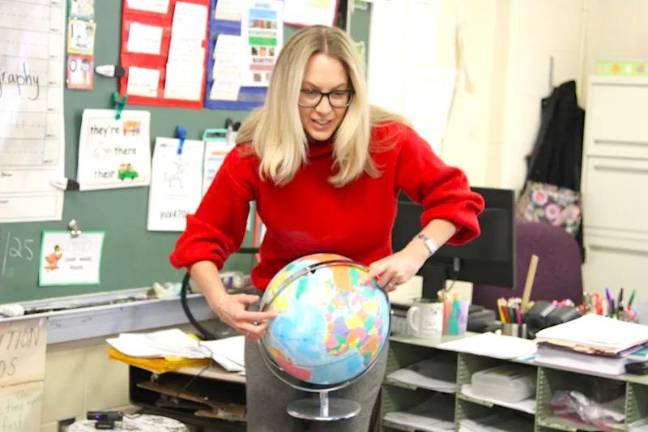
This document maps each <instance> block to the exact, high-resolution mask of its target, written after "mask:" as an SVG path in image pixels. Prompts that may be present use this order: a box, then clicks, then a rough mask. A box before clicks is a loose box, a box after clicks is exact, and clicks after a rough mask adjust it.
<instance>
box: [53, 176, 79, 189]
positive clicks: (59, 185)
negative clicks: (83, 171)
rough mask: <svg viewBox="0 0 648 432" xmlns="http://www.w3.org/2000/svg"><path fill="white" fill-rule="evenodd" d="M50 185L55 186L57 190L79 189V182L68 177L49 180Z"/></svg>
mask: <svg viewBox="0 0 648 432" xmlns="http://www.w3.org/2000/svg"><path fill="white" fill-rule="evenodd" d="M50 185H52V186H53V187H55V188H56V189H58V190H62V191H78V190H79V182H77V181H76V180H72V179H68V178H61V179H58V180H51V181H50Z"/></svg>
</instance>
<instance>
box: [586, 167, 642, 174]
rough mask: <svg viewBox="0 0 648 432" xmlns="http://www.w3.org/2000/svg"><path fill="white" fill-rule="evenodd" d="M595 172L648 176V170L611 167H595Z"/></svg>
mask: <svg viewBox="0 0 648 432" xmlns="http://www.w3.org/2000/svg"><path fill="white" fill-rule="evenodd" d="M594 170H595V171H612V172H626V173H631V174H648V168H630V167H623V166H611V165H594Z"/></svg>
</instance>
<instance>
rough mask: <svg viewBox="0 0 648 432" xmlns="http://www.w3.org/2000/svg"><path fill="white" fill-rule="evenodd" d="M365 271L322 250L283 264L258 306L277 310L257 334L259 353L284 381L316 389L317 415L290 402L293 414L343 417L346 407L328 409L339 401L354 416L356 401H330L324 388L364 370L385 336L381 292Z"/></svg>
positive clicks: (386, 321) (384, 300) (384, 304)
mask: <svg viewBox="0 0 648 432" xmlns="http://www.w3.org/2000/svg"><path fill="white" fill-rule="evenodd" d="M367 273H368V269H367V268H366V267H364V266H362V265H360V264H358V263H355V262H353V261H352V260H351V259H349V258H346V257H344V256H341V255H337V254H329V253H320V254H314V255H308V256H305V257H302V258H299V259H297V260H295V261H293V262H291V263H289V264H288V265H286V266H285V267H284V268H282V269H281V270H280V271H279V272H278V273H277V274H276V275H275V276H274V278H273V279H272V280H271V281H270V283H269V284H268V287H267V289H266V291H265V292H264V294H263V296H262V298H261V304H260V307H261V310H264V311H275V312H277V313H278V315H277V317H276V318H275V319H273V320H272V321H271V323H270V325H269V326H268V329H267V332H266V334H265V335H264V337H263V338H262V339H261V340H260V344H259V345H260V350H261V354H262V357H263V358H264V360H265V361H266V364H267V365H268V367H269V368H270V369H271V371H272V372H273V373H275V375H277V376H278V377H279V378H280V379H281V380H283V381H284V382H286V383H288V384H289V385H291V386H293V387H295V388H298V389H301V390H305V391H311V392H319V393H320V401H319V404H318V406H317V407H316V408H315V411H317V412H316V413H313V412H311V411H313V407H312V406H311V405H312V404H311V403H310V402H305V403H306V404H307V405H309V408H306V407H305V406H304V405H303V404H302V405H299V404H298V405H299V406H298V407H293V408H294V409H293V410H292V411H291V408H290V407H288V412H289V413H290V414H291V415H294V416H296V417H300V418H309V419H317V420H331V419H334V418H332V417H335V418H336V419H337V418H348V417H349V416H352V415H350V414H349V413H348V412H347V413H346V414H344V413H338V414H335V415H332V414H331V412H330V409H329V408H330V407H331V406H333V405H335V406H336V407H337V406H338V405H340V406H345V404H346V406H347V407H348V406H353V410H352V411H356V412H355V413H354V414H353V415H355V414H357V411H359V404H357V403H355V404H354V403H349V401H344V402H342V401H336V403H333V402H331V403H329V401H328V399H327V394H328V392H329V391H332V390H336V389H339V388H342V387H344V386H346V385H349V384H351V383H352V382H353V381H354V380H356V379H357V378H359V377H360V376H361V375H363V374H364V373H366V372H367V371H368V370H369V369H370V368H371V367H372V366H373V364H374V363H375V361H376V360H377V358H378V356H379V354H380V353H381V351H382V349H383V348H384V346H385V343H386V341H387V338H388V336H389V317H390V308H389V301H388V299H387V295H386V294H385V292H384V291H383V290H382V289H381V288H380V287H379V286H378V285H377V284H376V282H375V281H373V280H372V281H365V280H364V279H365V277H366V276H367ZM295 409H296V410H297V411H295ZM336 409H337V408H336ZM343 411H344V409H343ZM340 416H341V417H340ZM345 416H346V417H345Z"/></svg>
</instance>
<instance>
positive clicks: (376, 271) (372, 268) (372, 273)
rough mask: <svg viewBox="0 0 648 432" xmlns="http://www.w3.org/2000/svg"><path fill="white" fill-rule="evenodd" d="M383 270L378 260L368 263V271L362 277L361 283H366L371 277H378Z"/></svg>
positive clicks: (383, 267)
mask: <svg viewBox="0 0 648 432" xmlns="http://www.w3.org/2000/svg"><path fill="white" fill-rule="evenodd" d="M384 271H385V266H384V265H383V264H380V263H379V262H378V261H376V262H374V263H372V264H371V265H369V271H368V272H367V275H366V276H365V277H364V278H363V279H362V281H361V283H362V284H366V283H367V282H369V281H371V280H372V279H375V278H376V277H378V276H379V275H380V274H382V273H383V272H384Z"/></svg>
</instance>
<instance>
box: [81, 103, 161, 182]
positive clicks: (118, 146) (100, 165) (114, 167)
mask: <svg viewBox="0 0 648 432" xmlns="http://www.w3.org/2000/svg"><path fill="white" fill-rule="evenodd" d="M150 118H151V115H150V113H149V112H148V111H122V113H121V118H120V119H119V120H117V119H115V111H114V110H102V109H86V110H84V111H83V119H82V121H81V133H80V137H79V163H78V172H77V181H78V182H79V186H80V189H81V190H82V191H83V190H95V189H113V188H123V187H134V186H148V184H149V183H150V177H151V149H150V140H149V128H150Z"/></svg>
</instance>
